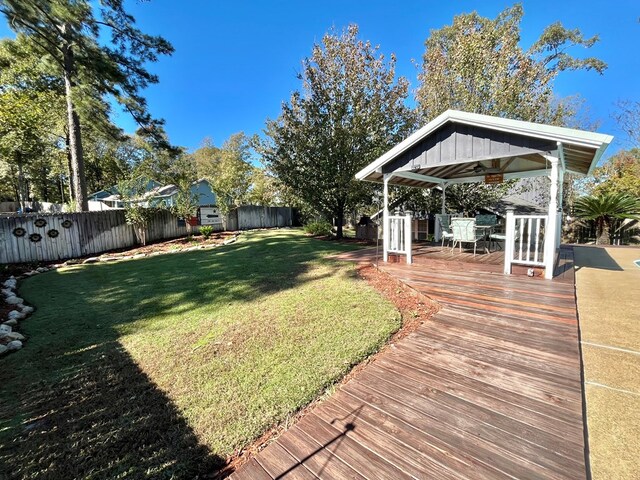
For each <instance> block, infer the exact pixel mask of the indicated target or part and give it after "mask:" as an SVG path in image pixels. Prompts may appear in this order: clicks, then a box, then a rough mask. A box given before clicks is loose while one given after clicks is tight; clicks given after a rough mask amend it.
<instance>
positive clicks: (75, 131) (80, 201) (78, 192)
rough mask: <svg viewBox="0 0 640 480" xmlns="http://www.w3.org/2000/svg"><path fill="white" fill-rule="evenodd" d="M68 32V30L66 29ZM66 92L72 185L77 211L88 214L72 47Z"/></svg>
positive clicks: (67, 56) (67, 48) (66, 50)
mask: <svg viewBox="0 0 640 480" xmlns="http://www.w3.org/2000/svg"><path fill="white" fill-rule="evenodd" d="M65 30H66V28H65ZM63 49H64V91H65V97H66V100H67V127H68V128H67V131H68V135H69V145H68V146H69V152H70V155H71V183H73V192H74V193H75V210H76V211H77V212H87V211H88V210H89V202H88V199H87V184H86V180H85V176H84V158H83V151H82V135H81V132H80V119H79V117H78V113H77V112H76V109H75V106H74V104H73V98H72V90H73V87H74V86H75V84H74V82H73V80H72V77H73V70H74V61H73V51H72V50H71V45H69V44H66V45H65V46H64V47H63Z"/></svg>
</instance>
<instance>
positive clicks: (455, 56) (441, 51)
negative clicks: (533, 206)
mask: <svg viewBox="0 0 640 480" xmlns="http://www.w3.org/2000/svg"><path fill="white" fill-rule="evenodd" d="M522 16H523V9H522V5H521V4H516V5H514V6H512V7H509V8H506V9H505V10H504V11H502V12H501V13H500V14H498V16H497V17H496V18H495V19H490V18H485V17H482V16H480V15H479V14H478V13H477V12H473V13H469V14H463V15H458V16H456V17H455V18H454V19H453V24H452V25H447V26H445V27H443V28H441V29H438V30H432V31H431V33H430V35H429V38H427V40H426V42H425V46H426V50H425V53H424V56H423V62H422V69H421V72H420V74H419V76H418V79H419V81H420V85H419V87H418V90H417V93H416V101H417V110H418V114H419V116H420V117H421V119H422V121H423V122H425V123H426V122H428V121H429V120H432V119H433V118H435V117H436V116H437V115H439V114H440V113H442V112H443V111H445V110H447V109H450V108H451V109H457V110H464V111H469V112H474V113H481V114H486V115H495V116H501V117H508V118H513V119H519V120H525V121H532V122H541V123H551V124H554V125H567V124H568V123H572V122H573V120H574V118H575V116H576V115H577V113H578V112H577V109H578V108H579V107H580V105H581V104H580V102H577V101H576V99H575V98H567V99H558V98H556V97H554V94H553V82H554V79H555V78H556V77H557V76H558V75H559V74H560V73H561V72H563V71H568V70H594V71H596V72H598V73H602V72H603V71H604V70H605V69H606V64H605V63H604V62H602V61H601V60H599V59H597V58H594V57H588V58H583V59H579V58H576V57H574V56H572V55H570V53H569V52H568V50H570V49H571V47H576V46H578V47H585V48H590V47H591V46H593V45H594V44H595V43H596V42H597V41H598V37H597V36H593V37H590V38H585V37H584V36H583V34H582V33H581V32H580V30H578V29H567V28H565V27H564V26H563V25H562V24H561V23H559V22H556V23H553V24H551V25H549V26H548V27H547V28H545V29H544V31H543V32H542V34H541V36H540V37H539V39H538V40H537V41H536V42H535V43H534V44H533V45H532V46H531V47H530V48H529V49H528V50H524V49H523V48H522V47H521V46H520V23H521V21H522ZM503 190H504V185H499V186H495V187H492V186H487V185H484V184H456V185H451V186H449V187H448V188H447V198H448V199H449V201H448V207H449V208H450V209H452V210H459V209H461V210H464V211H472V210H474V209H475V208H477V206H478V205H483V204H489V203H492V202H493V201H494V200H495V197H496V196H498V195H500V194H502V193H503ZM466 199H469V200H470V201H469V202H467V201H466Z"/></svg>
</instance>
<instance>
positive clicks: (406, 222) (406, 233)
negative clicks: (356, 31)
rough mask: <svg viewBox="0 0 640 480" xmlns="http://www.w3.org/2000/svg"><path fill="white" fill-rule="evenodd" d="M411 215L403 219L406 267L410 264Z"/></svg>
mask: <svg viewBox="0 0 640 480" xmlns="http://www.w3.org/2000/svg"><path fill="white" fill-rule="evenodd" d="M412 221H413V220H412V219H411V215H409V214H407V215H406V216H405V217H404V248H405V251H406V254H407V265H410V264H411V261H412V259H411V253H412V252H411V223H412Z"/></svg>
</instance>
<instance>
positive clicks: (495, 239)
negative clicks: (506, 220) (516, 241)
mask: <svg viewBox="0 0 640 480" xmlns="http://www.w3.org/2000/svg"><path fill="white" fill-rule="evenodd" d="M489 240H490V241H491V243H492V244H495V245H496V247H497V248H498V249H500V250H502V247H501V246H500V242H503V243H504V242H506V241H507V234H506V233H504V232H493V233H492V234H491V235H489ZM489 248H491V247H489Z"/></svg>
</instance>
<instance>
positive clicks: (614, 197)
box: [574, 192, 640, 245]
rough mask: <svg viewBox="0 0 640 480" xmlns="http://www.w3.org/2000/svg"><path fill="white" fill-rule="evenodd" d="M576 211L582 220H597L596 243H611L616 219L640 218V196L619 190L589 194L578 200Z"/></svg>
mask: <svg viewBox="0 0 640 480" xmlns="http://www.w3.org/2000/svg"><path fill="white" fill-rule="evenodd" d="M574 213H575V215H576V216H577V217H578V218H581V219H582V220H593V221H594V222H595V225H596V244H600V245H609V244H610V243H611V242H610V238H609V232H610V231H611V227H612V225H613V222H614V220H624V219H626V218H631V219H635V220H640V198H638V197H632V196H630V195H627V194H625V193H619V192H610V193H603V194H600V195H587V196H585V197H581V198H579V199H578V200H576V203H575V204H574Z"/></svg>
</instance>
